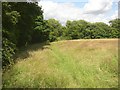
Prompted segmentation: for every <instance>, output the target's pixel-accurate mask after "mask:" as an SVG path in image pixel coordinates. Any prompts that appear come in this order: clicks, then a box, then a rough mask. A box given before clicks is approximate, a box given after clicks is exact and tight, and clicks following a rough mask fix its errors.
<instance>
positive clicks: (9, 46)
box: [2, 38, 16, 66]
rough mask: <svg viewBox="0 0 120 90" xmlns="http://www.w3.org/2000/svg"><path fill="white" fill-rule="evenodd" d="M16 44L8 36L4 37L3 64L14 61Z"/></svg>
mask: <svg viewBox="0 0 120 90" xmlns="http://www.w3.org/2000/svg"><path fill="white" fill-rule="evenodd" d="M15 50H16V45H15V44H14V43H12V42H11V41H10V40H8V39H7V38H3V39H2V66H6V65H8V64H9V65H10V64H12V63H13V59H12V58H13V55H14V54H15Z"/></svg>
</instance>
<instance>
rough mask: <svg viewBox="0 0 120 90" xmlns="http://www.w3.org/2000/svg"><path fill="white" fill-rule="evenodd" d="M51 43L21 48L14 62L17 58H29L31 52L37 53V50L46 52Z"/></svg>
mask: <svg viewBox="0 0 120 90" xmlns="http://www.w3.org/2000/svg"><path fill="white" fill-rule="evenodd" d="M49 45H50V43H49V42H43V43H37V44H32V45H28V46H27V47H24V48H21V49H20V50H19V51H18V52H17V53H16V55H15V57H14V60H16V59H17V58H19V59H25V58H27V57H29V56H30V55H29V51H37V50H44V49H47V48H49Z"/></svg>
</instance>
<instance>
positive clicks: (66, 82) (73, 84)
mask: <svg viewBox="0 0 120 90" xmlns="http://www.w3.org/2000/svg"><path fill="white" fill-rule="evenodd" d="M16 61H17V63H16V64H15V65H14V66H13V67H12V68H11V69H9V70H8V71H6V72H5V73H4V74H3V87H4V88H23V87H24V88H25V87H31V88H49V87H50V88H65V87H67V88H114V87H116V88H117V87H118V39H93V40H91V39H86V40H65V41H59V42H53V43H50V44H49V45H44V43H43V44H35V45H32V46H30V47H29V48H28V49H27V50H26V51H23V52H22V53H21V54H20V55H19V58H17V60H16Z"/></svg>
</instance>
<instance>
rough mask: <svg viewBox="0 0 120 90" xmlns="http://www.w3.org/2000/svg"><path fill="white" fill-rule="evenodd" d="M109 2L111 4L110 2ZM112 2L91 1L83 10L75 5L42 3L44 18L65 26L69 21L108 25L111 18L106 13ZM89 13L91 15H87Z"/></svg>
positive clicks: (104, 0) (103, 0)
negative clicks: (54, 20) (81, 20)
mask: <svg viewBox="0 0 120 90" xmlns="http://www.w3.org/2000/svg"><path fill="white" fill-rule="evenodd" d="M108 1H109V2H108ZM110 1H111V0H90V1H89V2H88V3H86V4H85V6H84V7H83V8H79V7H76V6H75V5H74V4H73V3H57V2H53V1H41V2H39V5H42V8H43V10H44V18H45V19H50V18H54V19H57V20H59V21H60V23H62V24H63V25H65V23H66V21H67V20H80V19H83V20H86V21H89V22H105V23H108V20H110V18H113V17H115V16H114V15H113V16H111V17H107V16H106V15H105V12H107V11H109V10H110V9H111V7H112V3H111V2H110ZM86 12H87V13H89V14H86Z"/></svg>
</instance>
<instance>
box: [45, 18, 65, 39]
mask: <svg viewBox="0 0 120 90" xmlns="http://www.w3.org/2000/svg"><path fill="white" fill-rule="evenodd" d="M47 25H48V30H49V40H50V41H55V40H57V38H59V37H60V36H62V35H63V34H62V33H63V31H62V25H61V24H60V23H59V21H57V20H55V19H49V20H47Z"/></svg>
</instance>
